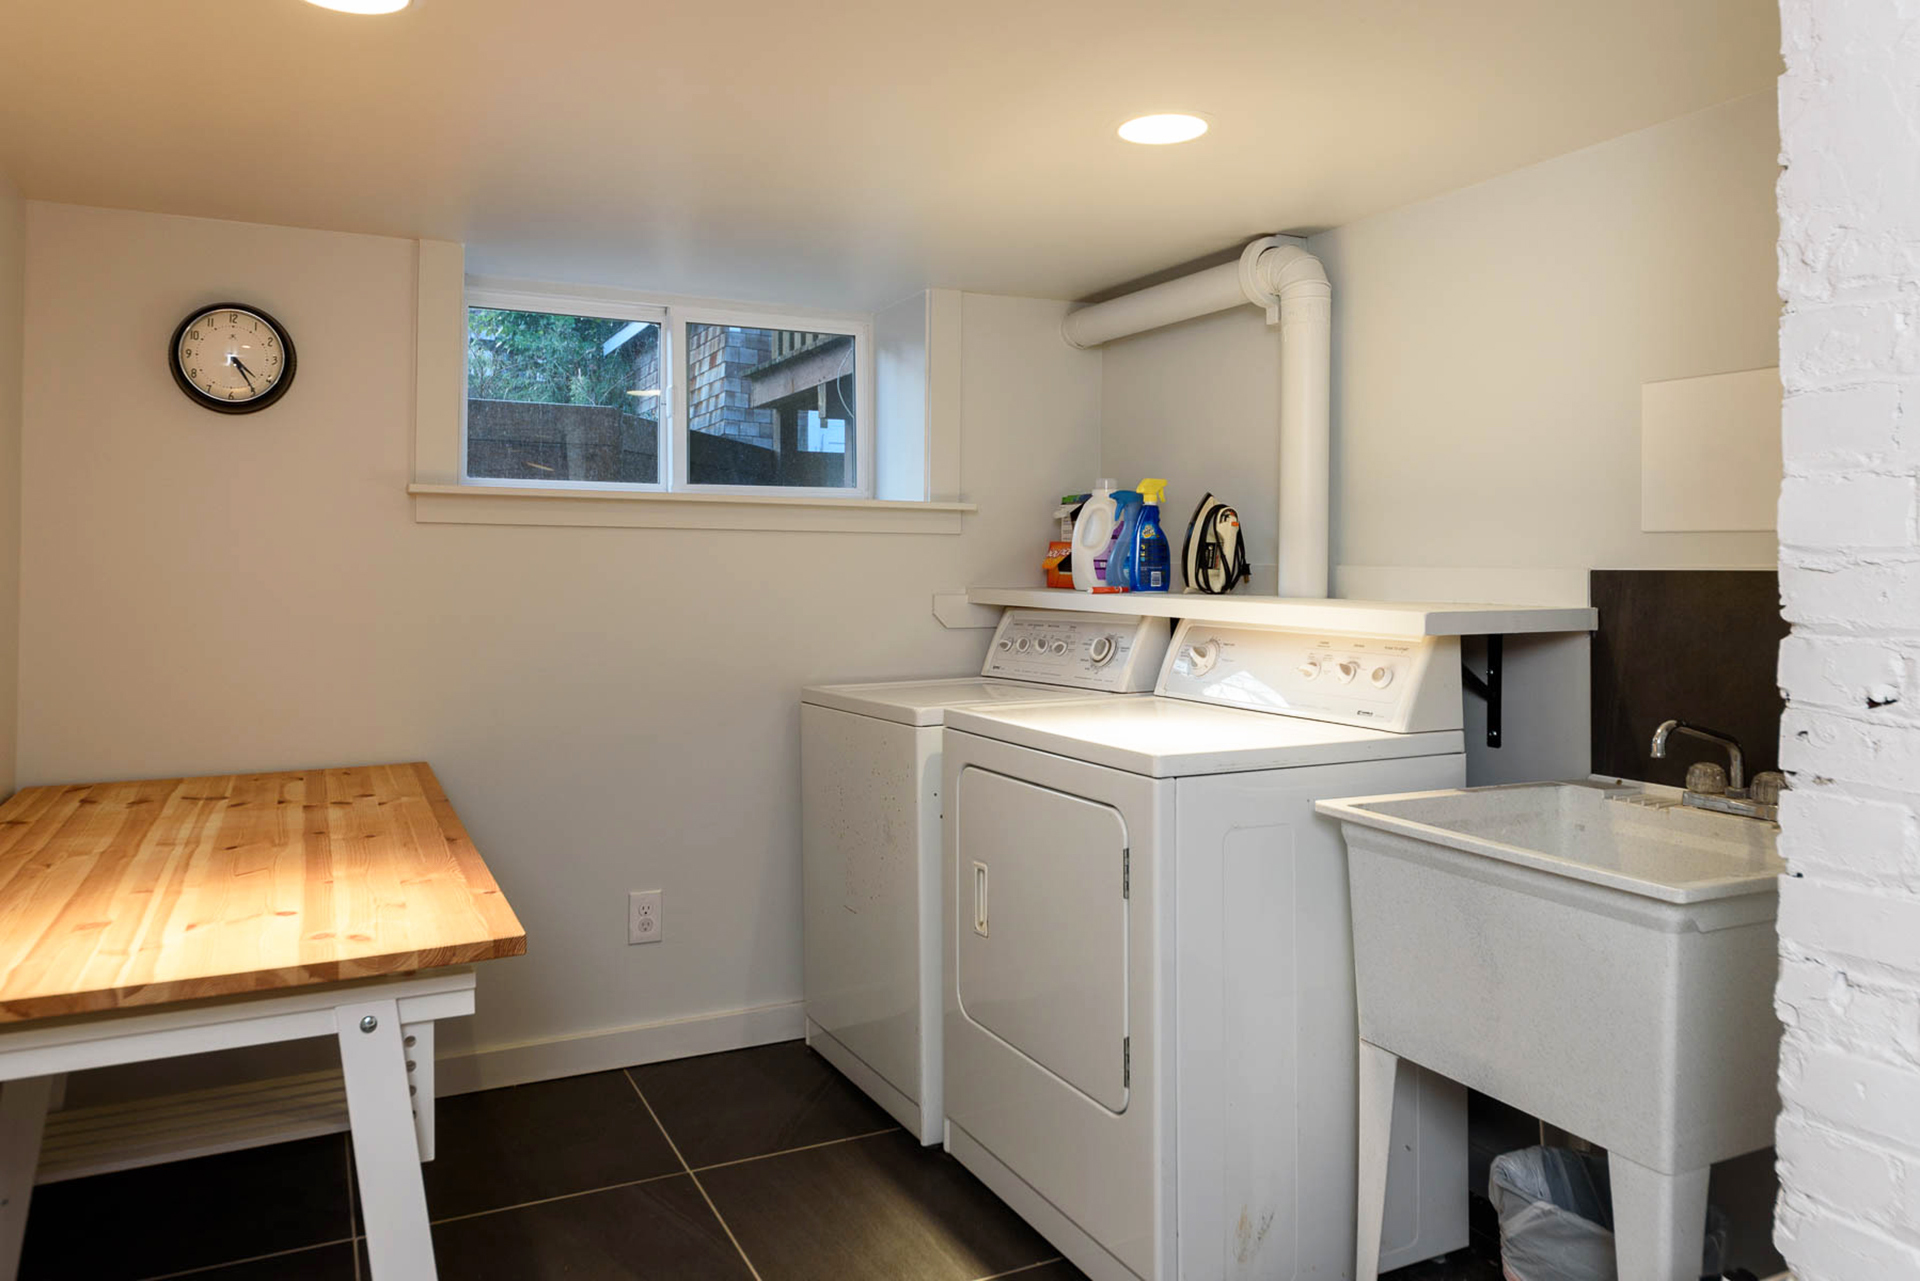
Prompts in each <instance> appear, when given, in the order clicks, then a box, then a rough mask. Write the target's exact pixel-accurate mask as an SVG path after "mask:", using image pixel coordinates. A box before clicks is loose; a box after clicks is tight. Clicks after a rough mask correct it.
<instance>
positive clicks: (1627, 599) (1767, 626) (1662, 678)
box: [1588, 569, 1787, 787]
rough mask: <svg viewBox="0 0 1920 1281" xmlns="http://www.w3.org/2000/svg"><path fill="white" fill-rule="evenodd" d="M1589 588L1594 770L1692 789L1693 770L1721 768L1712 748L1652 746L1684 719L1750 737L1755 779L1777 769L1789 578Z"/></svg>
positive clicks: (1617, 580) (1598, 575)
mask: <svg viewBox="0 0 1920 1281" xmlns="http://www.w3.org/2000/svg"><path fill="white" fill-rule="evenodd" d="M1588 591H1589V594H1590V597H1591V599H1592V602H1593V605H1594V607H1595V608H1596V609H1598V610H1599V611H1600V630H1599V631H1597V632H1595V633H1594V635H1593V772H1594V773H1596V774H1610V775H1613V776H1615V777H1618V778H1628V779H1639V780H1642V781H1644V782H1649V783H1671V784H1673V785H1674V786H1676V787H1677V786H1679V785H1680V784H1681V783H1683V782H1685V781H1686V776H1687V766H1688V765H1690V764H1692V763H1693V762H1694V761H1700V760H1720V761H1723V762H1724V758H1725V753H1724V752H1721V751H1720V750H1719V749H1718V748H1715V747H1714V746H1713V745H1712V744H1710V743H1703V742H1701V741H1700V740H1698V739H1693V738H1687V737H1685V736H1679V737H1675V738H1673V739H1672V740H1671V741H1670V742H1669V743H1668V755H1667V759H1666V760H1663V761H1657V760H1654V759H1653V758H1652V757H1651V756H1650V755H1648V750H1647V749H1648V744H1649V742H1650V740H1651V739H1652V738H1653V731H1654V729H1655V727H1657V726H1658V725H1659V724H1660V722H1661V721H1664V720H1667V719H1669V718H1675V717H1677V718H1678V719H1680V720H1683V721H1692V722H1694V723H1695V724H1698V725H1704V726H1707V727H1709V728H1711V729H1717V730H1719V731H1721V732H1722V733H1726V734H1731V735H1733V737H1735V738H1737V739H1739V740H1740V746H1741V748H1742V749H1743V750H1744V752H1745V753H1746V759H1747V772H1748V775H1749V777H1751V776H1752V774H1753V773H1755V772H1756V771H1759V770H1763V769H1778V768H1779V759H1780V713H1781V711H1782V709H1783V707H1784V704H1783V703H1782V701H1781V698H1780V686H1779V681H1778V677H1777V675H1776V672H1777V665H1778V662H1779V654H1780V642H1781V641H1782V640H1783V639H1785V637H1786V635H1787V624H1786V620H1784V619H1783V618H1781V617H1780V577H1779V575H1778V574H1776V573H1774V572H1773V571H1772V570H1764V569H1763V570H1748V569H1729V570H1716V569H1686V570H1664V569H1648V570H1639V569H1634V570H1616V569H1597V570H1594V571H1593V572H1592V574H1591V575H1589V577H1588Z"/></svg>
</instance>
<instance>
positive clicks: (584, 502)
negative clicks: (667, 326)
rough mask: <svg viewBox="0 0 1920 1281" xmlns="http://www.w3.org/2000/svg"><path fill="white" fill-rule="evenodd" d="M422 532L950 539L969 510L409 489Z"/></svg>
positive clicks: (847, 501) (726, 497) (760, 498)
mask: <svg viewBox="0 0 1920 1281" xmlns="http://www.w3.org/2000/svg"><path fill="white" fill-rule="evenodd" d="M407 492H408V493H409V494H411V495H412V496H413V518H414V520H415V521H417V522H419V523H420V524H423V525H607V526H616V527H622V528H627V529H770V530H801V531H813V532H817V533H847V534H957V533H959V532H960V527H961V522H962V520H963V519H964V518H965V517H967V516H969V515H971V514H973V513H974V512H975V511H976V510H978V509H977V508H976V507H975V506H974V505H973V504H972V503H901V502H885V501H881V500H878V499H872V498H802V497H788V496H786V495H782V494H765V495H761V494H670V493H662V492H658V491H649V492H644V493H633V492H623V491H619V490H607V489H548V488H540V489H532V488H522V487H520V486H517V485H408V486H407Z"/></svg>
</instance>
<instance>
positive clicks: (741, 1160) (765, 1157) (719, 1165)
mask: <svg viewBox="0 0 1920 1281" xmlns="http://www.w3.org/2000/svg"><path fill="white" fill-rule="evenodd" d="M899 1129H900V1127H899V1126H897V1125H890V1126H888V1127H887V1128H886V1129H884V1130H868V1131H867V1132H866V1133H865V1134H849V1135H847V1136H846V1137H845V1138H840V1139H825V1140H823V1141H821V1142H819V1143H802V1144H801V1145H800V1146H799V1147H797V1148H781V1149H780V1150H779V1151H778V1152H762V1153H761V1154H760V1155H759V1156H742V1157H735V1158H734V1159H733V1160H731V1161H714V1162H712V1163H710V1164H708V1165H696V1166H693V1167H692V1168H690V1169H689V1170H688V1171H687V1173H688V1174H704V1173H706V1172H707V1171H708V1170H724V1169H726V1168H727V1167H728V1166H730V1165H746V1164H747V1163H748V1162H750V1161H771V1160H772V1159H773V1158H774V1157H777V1156H791V1155H793V1154H794V1153H795V1152H812V1151H814V1150H815V1149H816V1148H830V1147H833V1146H835V1145H836V1144H841V1143H857V1142H859V1141H860V1140H861V1139H874V1138H878V1137H880V1136H881V1135H883V1134H893V1133H895V1132H896V1131H898V1130H899ZM665 1130H666V1127H665V1126H662V1127H661V1131H662V1132H663V1133H664V1132H665Z"/></svg>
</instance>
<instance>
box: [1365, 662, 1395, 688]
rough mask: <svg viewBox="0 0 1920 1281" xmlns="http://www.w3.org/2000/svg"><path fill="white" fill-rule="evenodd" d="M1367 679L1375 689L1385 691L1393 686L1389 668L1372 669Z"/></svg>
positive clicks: (1391, 671) (1391, 672)
mask: <svg viewBox="0 0 1920 1281" xmlns="http://www.w3.org/2000/svg"><path fill="white" fill-rule="evenodd" d="M1367 679H1368V680H1370V681H1372V682H1373V687H1374V688H1375V689H1385V688H1386V687H1387V686H1389V685H1391V684H1393V669H1392V668H1391V667H1376V668H1374V669H1373V675H1371V676H1369V677H1367Z"/></svg>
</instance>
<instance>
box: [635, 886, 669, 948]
mask: <svg viewBox="0 0 1920 1281" xmlns="http://www.w3.org/2000/svg"><path fill="white" fill-rule="evenodd" d="M661 927H662V922H661V920H660V891H659V890H634V891H633V892H632V893H630V894H628V895H627V942H629V943H658V942H659V941H660V930H661Z"/></svg>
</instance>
